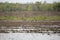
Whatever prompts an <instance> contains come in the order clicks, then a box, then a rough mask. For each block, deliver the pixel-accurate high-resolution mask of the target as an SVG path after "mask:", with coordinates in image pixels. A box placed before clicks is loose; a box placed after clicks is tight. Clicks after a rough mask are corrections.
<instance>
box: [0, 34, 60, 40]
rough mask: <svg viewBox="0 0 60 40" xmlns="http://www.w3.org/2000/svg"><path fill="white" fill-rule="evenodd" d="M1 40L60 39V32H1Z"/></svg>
mask: <svg viewBox="0 0 60 40" xmlns="http://www.w3.org/2000/svg"><path fill="white" fill-rule="evenodd" d="M0 40H60V34H50V35H48V34H46V33H45V34H43V33H0Z"/></svg>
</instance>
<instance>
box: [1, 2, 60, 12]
mask: <svg viewBox="0 0 60 40" xmlns="http://www.w3.org/2000/svg"><path fill="white" fill-rule="evenodd" d="M12 11H60V2H54V3H52V4H49V3H46V2H44V3H41V2H36V3H30V4H19V3H15V4H14V3H7V2H6V3H0V12H12Z"/></svg>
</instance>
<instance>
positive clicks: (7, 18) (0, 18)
mask: <svg viewBox="0 0 60 40" xmlns="http://www.w3.org/2000/svg"><path fill="white" fill-rule="evenodd" d="M0 20H60V16H35V17H15V16H0Z"/></svg>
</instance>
